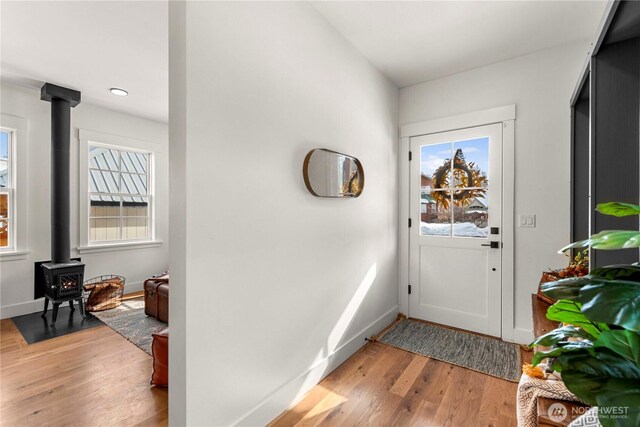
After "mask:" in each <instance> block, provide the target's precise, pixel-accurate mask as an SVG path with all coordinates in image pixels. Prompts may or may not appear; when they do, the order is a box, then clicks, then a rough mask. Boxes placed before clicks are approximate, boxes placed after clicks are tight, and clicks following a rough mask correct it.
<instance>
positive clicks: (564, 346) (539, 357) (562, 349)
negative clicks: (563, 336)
mask: <svg viewBox="0 0 640 427" xmlns="http://www.w3.org/2000/svg"><path fill="white" fill-rule="evenodd" d="M592 346H593V344H592V343H591V341H562V342H559V343H557V347H554V348H552V349H551V350H546V351H537V352H535V353H534V355H533V357H532V358H531V364H532V365H533V366H536V365H537V364H538V363H540V362H542V361H543V360H544V359H547V358H549V357H558V356H560V355H562V354H566V353H572V352H576V351H578V352H579V351H583V350H585V349H588V348H590V347H592Z"/></svg>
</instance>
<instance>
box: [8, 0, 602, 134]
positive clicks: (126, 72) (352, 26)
mask: <svg viewBox="0 0 640 427" xmlns="http://www.w3.org/2000/svg"><path fill="white" fill-rule="evenodd" d="M605 4H606V2H604V1H576V2H573V1H526V2H525V1H497V2H493V1H492V2H484V1H482V2H481V1H472V2H453V1H429V2H426V1H425V2H400V1H386V2H346V1H345V2H312V5H313V6H314V7H315V8H316V9H317V10H318V11H319V13H321V14H322V15H323V16H324V17H325V18H326V19H327V20H328V21H329V22H330V23H331V24H332V25H333V26H334V27H335V28H336V29H337V30H338V31H339V32H341V33H342V34H343V35H344V36H345V37H346V38H347V39H348V40H349V41H350V42H351V43H352V44H353V45H354V46H355V47H356V48H357V49H359V50H360V51H361V52H362V54H363V55H364V56H365V57H366V58H368V59H369V60H370V61H371V63H373V64H374V65H375V66H376V67H378V68H379V69H380V70H381V71H382V72H383V73H385V74H386V75H387V76H388V77H389V78H390V79H391V80H392V81H393V82H395V84H396V85H398V86H399V87H405V86H408V85H411V84H415V83H419V82H423V81H426V80H431V79H435V78H438V77H442V76H445V75H449V74H453V73H457V72H460V71H464V70H468V69H471V68H476V67H479V66H482V65H486V64H490V63H494V62H498V61H501V60H504V59H507V58H512V57H515V56H519V55H523V54H527V53H530V52H534V51H537V50H541V49H545V48H549V47H552V46H556V45H560V44H564V43H568V42H571V41H575V40H589V39H592V38H593V37H594V35H595V31H596V27H597V24H598V23H599V22H600V19H601V17H602V14H603V12H604V9H605ZM167 13H168V7H167V2H166V1H96V2H93V1H53V2H52V1H45V2H29V1H16V2H8V1H0V25H1V27H0V29H1V33H0V35H1V41H0V49H1V50H0V54H1V55H0V72H1V75H2V79H3V80H6V81H9V82H13V83H18V84H21V85H27V86H32V87H37V88H39V87H40V86H41V85H42V83H43V82H45V81H46V82H51V83H54V84H58V85H62V86H67V87H71V88H74V89H77V90H80V91H82V98H83V102H85V103H89V104H94V105H99V106H102V107H106V108H110V109H113V110H117V111H122V112H126V113H129V114H134V115H137V116H141V117H146V118H150V119H153V120H158V121H163V122H166V121H167V118H168V29H167V22H168V17H167ZM110 87H121V88H123V89H126V90H128V91H129V96H127V97H124V98H123V97H117V96H115V95H112V94H111V93H110V92H109V88H110Z"/></svg>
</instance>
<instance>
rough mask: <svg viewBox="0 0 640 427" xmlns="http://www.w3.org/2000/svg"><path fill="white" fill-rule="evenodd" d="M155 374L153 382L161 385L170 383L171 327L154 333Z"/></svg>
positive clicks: (152, 349) (152, 348)
mask: <svg viewBox="0 0 640 427" xmlns="http://www.w3.org/2000/svg"><path fill="white" fill-rule="evenodd" d="M151 352H152V353H153V374H152V375H151V384H152V385H156V386H159V387H167V386H168V385H169V328H166V329H163V330H162V331H160V332H158V333H157V334H153V343H152V344H151Z"/></svg>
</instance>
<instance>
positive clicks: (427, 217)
mask: <svg viewBox="0 0 640 427" xmlns="http://www.w3.org/2000/svg"><path fill="white" fill-rule="evenodd" d="M443 197H447V196H446V194H445V192H444V191H432V192H430V193H426V192H423V193H422V197H421V200H420V203H421V206H424V210H425V212H424V213H421V214H420V234H421V235H423V236H451V210H450V209H449V206H450V203H442V202H441V201H440V202H438V201H437V200H441V199H442V198H443Z"/></svg>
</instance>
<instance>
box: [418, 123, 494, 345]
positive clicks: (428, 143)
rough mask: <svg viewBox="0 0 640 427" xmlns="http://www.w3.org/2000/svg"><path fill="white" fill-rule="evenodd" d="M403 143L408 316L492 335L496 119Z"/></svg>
mask: <svg viewBox="0 0 640 427" xmlns="http://www.w3.org/2000/svg"><path fill="white" fill-rule="evenodd" d="M410 146H411V152H412V158H413V160H412V161H411V167H410V174H411V176H410V183H409V191H410V195H409V201H410V217H411V221H412V227H411V228H410V229H409V230H410V237H409V245H410V247H409V260H410V262H409V278H410V284H411V295H409V315H410V316H411V317H414V318H418V319H424V320H429V321H432V322H437V323H441V324H445V325H449V326H454V327H457V328H461V329H466V330H470V331H475V332H479V333H483V334H488V335H493V336H498V337H499V336H500V333H501V268H502V265H501V259H502V256H501V252H502V239H501V236H502V218H501V212H502V209H501V202H502V200H501V198H502V124H501V123H498V124H493V125H487V126H480V127H474V128H468V129H462V130H455V131H451V132H443V133H437V134H430V135H423V136H418V137H412V138H411V140H410ZM492 246H493V247H492Z"/></svg>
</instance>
